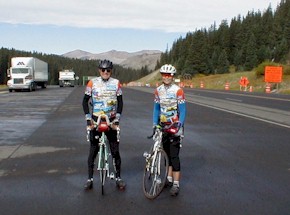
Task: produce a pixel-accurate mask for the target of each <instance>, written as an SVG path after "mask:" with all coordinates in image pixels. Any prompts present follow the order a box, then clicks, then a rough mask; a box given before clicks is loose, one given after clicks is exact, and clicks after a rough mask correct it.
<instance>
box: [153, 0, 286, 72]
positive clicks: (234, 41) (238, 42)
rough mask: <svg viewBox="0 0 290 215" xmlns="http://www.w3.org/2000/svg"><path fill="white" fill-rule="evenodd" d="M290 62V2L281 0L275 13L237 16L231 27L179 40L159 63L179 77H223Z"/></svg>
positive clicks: (224, 21) (214, 26)
mask: <svg viewBox="0 0 290 215" xmlns="http://www.w3.org/2000/svg"><path fill="white" fill-rule="evenodd" d="M289 59H290V0H281V2H280V4H279V5H278V6H277V8H276V10H275V11H273V10H272V7H271V5H270V6H269V7H268V8H267V9H266V10H265V11H264V12H261V11H258V12H254V11H252V12H248V13H247V15H246V16H245V17H241V15H238V16H237V17H234V18H233V19H232V20H231V22H230V24H228V21H227V20H223V21H222V22H221V24H220V25H219V27H217V26H216V24H215V23H214V24H213V25H212V26H211V27H210V28H209V29H200V30H196V31H194V32H189V33H187V34H186V36H185V37H184V38H181V37H180V38H179V39H177V40H176V41H175V42H174V43H173V45H172V48H171V49H170V50H168V49H167V50H166V51H165V52H164V53H163V54H162V55H161V58H160V61H159V62H157V65H156V69H157V68H160V66H161V65H163V64H165V63H171V64H173V65H175V66H176V68H177V71H178V72H179V74H180V75H184V74H190V75H193V76H194V75H196V74H204V75H210V74H222V73H227V72H229V71H230V68H233V69H234V71H250V70H252V69H253V68H255V67H256V66H258V65H259V64H261V63H263V62H264V61H272V62H276V63H288V64H289Z"/></svg>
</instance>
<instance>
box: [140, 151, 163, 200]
mask: <svg viewBox="0 0 290 215" xmlns="http://www.w3.org/2000/svg"><path fill="white" fill-rule="evenodd" d="M148 162H152V160H150V161H148ZM167 173H168V157H167V155H166V153H165V151H163V150H162V149H160V150H159V151H158V153H157V154H156V159H155V162H154V163H150V164H149V165H148V164H146V167H145V169H144V176H143V191H144V194H145V196H146V197H147V198H149V199H154V198H156V197H157V196H158V195H159V194H160V193H161V192H162V190H163V188H164V185H165V181H166V177H167Z"/></svg>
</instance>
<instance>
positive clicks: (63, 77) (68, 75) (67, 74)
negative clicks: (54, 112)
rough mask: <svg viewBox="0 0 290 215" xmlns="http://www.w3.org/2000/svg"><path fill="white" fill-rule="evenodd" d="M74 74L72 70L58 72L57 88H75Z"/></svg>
mask: <svg viewBox="0 0 290 215" xmlns="http://www.w3.org/2000/svg"><path fill="white" fill-rule="evenodd" d="M75 79H76V78H75V72H74V71H72V70H63V71H59V78H58V82H59V86H60V87H65V86H69V87H74V86H75Z"/></svg>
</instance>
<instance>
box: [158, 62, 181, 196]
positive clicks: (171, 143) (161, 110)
mask: <svg viewBox="0 0 290 215" xmlns="http://www.w3.org/2000/svg"><path fill="white" fill-rule="evenodd" d="M160 73H161V76H162V82H163V84H162V85H160V86H159V87H157V88H156V90H155V93H154V96H155V99H154V109H153V128H155V126H157V125H159V124H161V123H162V124H168V125H170V124H172V123H174V122H175V123H176V122H179V124H178V125H179V130H178V132H177V133H176V134H173V135H172V134H168V133H164V134H163V139H162V143H163V148H164V150H165V152H166V153H167V155H168V158H169V171H168V177H167V181H166V186H167V187H171V189H170V193H171V195H172V196H177V195H178V193H179V181H180V159H179V151H180V147H181V140H182V138H183V131H184V121H185V116H186V105H185V97H184V92H183V90H182V88H180V87H179V86H177V85H176V84H174V82H173V77H174V75H175V73H176V69H175V67H174V66H172V65H170V64H165V65H163V66H162V67H161V69H160Z"/></svg>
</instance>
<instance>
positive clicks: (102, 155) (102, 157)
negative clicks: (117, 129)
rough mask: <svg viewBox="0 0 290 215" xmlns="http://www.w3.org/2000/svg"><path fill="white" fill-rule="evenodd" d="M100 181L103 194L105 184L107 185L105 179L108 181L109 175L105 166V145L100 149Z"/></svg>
mask: <svg viewBox="0 0 290 215" xmlns="http://www.w3.org/2000/svg"><path fill="white" fill-rule="evenodd" d="M99 156H100V158H99V159H100V166H99V167H100V169H99V172H100V181H101V189H102V195H104V193H105V191H104V186H105V181H106V176H107V170H106V168H105V149H104V146H101V150H100V154H99Z"/></svg>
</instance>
